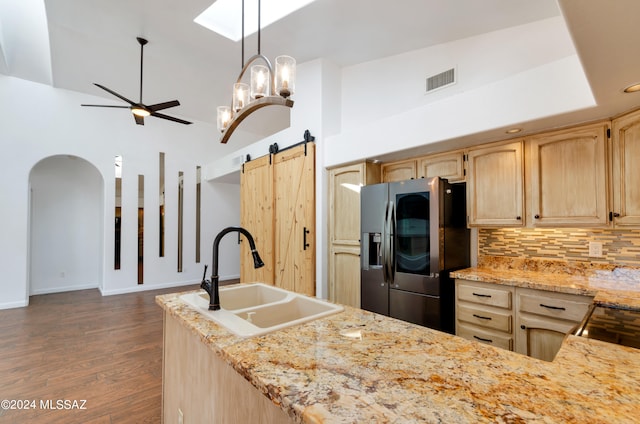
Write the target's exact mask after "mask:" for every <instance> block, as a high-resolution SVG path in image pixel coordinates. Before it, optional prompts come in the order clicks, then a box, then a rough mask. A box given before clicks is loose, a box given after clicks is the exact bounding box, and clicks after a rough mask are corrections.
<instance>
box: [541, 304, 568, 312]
mask: <svg viewBox="0 0 640 424" xmlns="http://www.w3.org/2000/svg"><path fill="white" fill-rule="evenodd" d="M540 306H542V307H543V308H547V309H555V310H556V311H566V310H567V308H564V307H562V306H549V305H545V304H544V303H541V304H540Z"/></svg>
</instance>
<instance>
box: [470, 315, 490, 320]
mask: <svg viewBox="0 0 640 424" xmlns="http://www.w3.org/2000/svg"><path fill="white" fill-rule="evenodd" d="M473 316H474V317H476V318H478V319H486V320H491V319H492V318H491V317H483V316H482V315H477V314H473Z"/></svg>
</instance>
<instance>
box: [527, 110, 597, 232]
mask: <svg viewBox="0 0 640 424" xmlns="http://www.w3.org/2000/svg"><path fill="white" fill-rule="evenodd" d="M607 128H608V122H607V123H598V124H592V125H587V126H583V127H578V128H570V129H567V130H562V131H557V132H553V133H547V134H544V135H540V136H537V137H532V138H531V139H529V141H528V143H529V153H530V155H529V160H528V162H527V163H528V165H529V166H530V168H529V169H530V181H531V202H530V206H531V215H532V223H533V225H535V226H576V227H585V226H591V227H593V226H606V225H607V219H608V208H607V175H606V166H607V145H606V133H607Z"/></svg>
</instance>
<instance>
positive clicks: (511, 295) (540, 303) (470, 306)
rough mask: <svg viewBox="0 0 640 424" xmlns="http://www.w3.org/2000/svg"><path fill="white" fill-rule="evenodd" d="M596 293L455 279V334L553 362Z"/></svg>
mask: <svg viewBox="0 0 640 424" xmlns="http://www.w3.org/2000/svg"><path fill="white" fill-rule="evenodd" d="M592 300H593V297H590V296H582V295H575V294H567V293H555V292H550V291H545V290H535V289H529V288H522V287H511V286H504V285H500V284H493V283H484V282H478V281H469V280H460V279H458V280H456V335H458V336H460V337H464V338H466V339H469V340H475V341H477V342H480V343H485V344H490V345H492V346H497V347H501V348H503V349H508V350H515V351H516V352H519V353H522V354H524V355H528V356H531V357H534V358H538V359H542V360H545V361H552V360H553V358H554V357H555V356H556V353H558V350H559V349H560V346H561V345H562V342H563V341H564V338H565V336H566V335H567V334H569V333H570V332H571V331H572V330H573V328H574V327H575V326H576V325H578V324H579V323H580V321H582V319H583V318H584V316H585V315H586V313H587V311H588V309H589V305H591V302H592Z"/></svg>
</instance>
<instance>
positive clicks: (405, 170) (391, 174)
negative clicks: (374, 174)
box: [382, 160, 418, 183]
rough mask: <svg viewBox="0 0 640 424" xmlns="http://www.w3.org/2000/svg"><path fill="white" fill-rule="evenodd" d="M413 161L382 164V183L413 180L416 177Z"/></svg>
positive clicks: (414, 162)
mask: <svg viewBox="0 0 640 424" xmlns="http://www.w3.org/2000/svg"><path fill="white" fill-rule="evenodd" d="M416 168H417V167H416V161H415V160H405V161H402V162H392V163H388V164H382V182H383V183H392V182H395V181H406V180H413V179H415V178H417V177H418V173H417V169H416Z"/></svg>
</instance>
